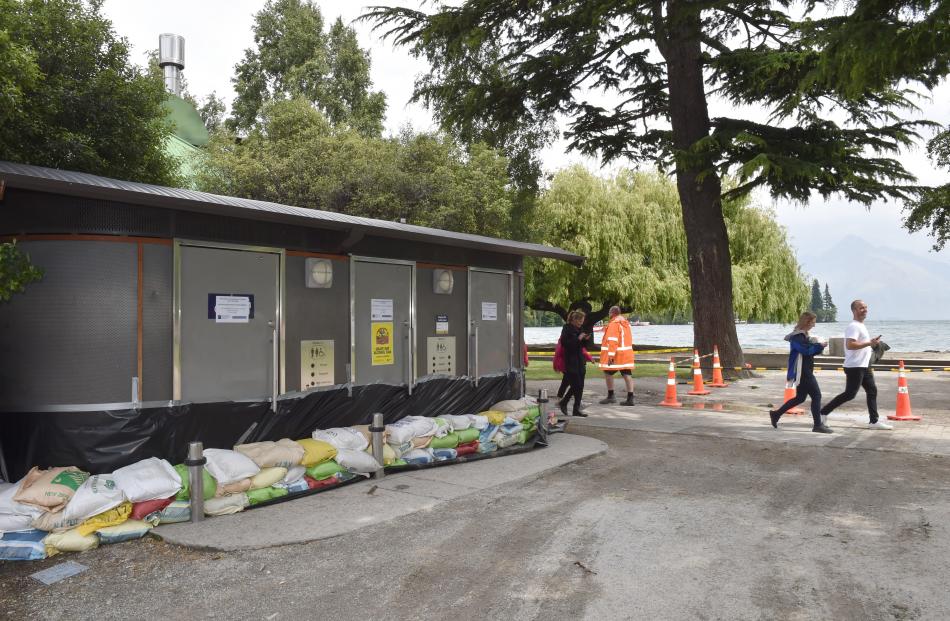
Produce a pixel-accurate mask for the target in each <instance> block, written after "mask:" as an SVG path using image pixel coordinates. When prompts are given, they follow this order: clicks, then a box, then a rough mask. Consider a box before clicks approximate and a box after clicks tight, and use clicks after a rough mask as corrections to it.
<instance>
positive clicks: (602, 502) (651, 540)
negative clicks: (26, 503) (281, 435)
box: [0, 427, 950, 621]
mask: <svg viewBox="0 0 950 621" xmlns="http://www.w3.org/2000/svg"><path fill="white" fill-rule="evenodd" d="M572 431H573V432H575V433H583V434H585V435H589V436H592V437H596V438H599V439H601V440H603V441H605V442H607V443H608V444H609V446H610V449H609V451H608V453H607V454H606V455H603V456H599V457H595V458H592V459H590V460H587V461H584V462H581V463H575V464H571V465H569V466H566V467H564V468H561V469H559V470H557V471H550V472H548V473H546V474H545V475H543V476H541V477H538V478H536V479H534V480H529V481H525V480H522V481H520V482H518V483H514V484H510V485H507V486H504V487H502V488H499V489H495V490H492V491H491V492H489V493H479V494H477V495H474V496H470V497H467V498H465V499H461V500H457V501H452V502H449V503H446V504H443V505H440V507H439V509H438V510H435V511H429V512H421V513H417V514H413V515H411V516H409V517H407V518H403V519H400V520H399V521H398V522H390V523H386V524H380V525H376V526H373V527H369V528H365V529H363V530H360V531H357V532H353V533H350V534H348V535H344V536H341V537H337V538H335V539H330V540H325V541H321V542H315V543H311V544H302V545H293V546H284V547H279V548H271V549H266V550H257V551H249V552H237V553H226V554H225V553H209V552H195V551H190V550H187V549H182V548H177V547H173V546H169V545H167V544H164V543H161V542H158V541H154V540H143V541H138V542H130V543H126V544H120V545H114V546H106V547H104V548H101V549H99V550H96V551H92V552H88V553H83V554H78V555H76V554H74V555H69V556H68V557H56V558H53V559H49V560H47V561H43V562H37V563H0V616H2V617H4V618H10V619H34V618H35V619H64V618H68V619H111V618H141V617H146V616H148V617H156V618H167V619H202V618H229V619H231V618H237V619H267V620H274V619H295V620H296V619H307V618H331V619H338V620H346V619H358V620H360V621H363V620H365V619H367V618H384V617H385V618H390V619H434V618H445V617H451V618H453V619H657V618H659V619H670V618H695V619H832V618H833V619H836V620H850V619H854V620H862V621H864V620H869V619H872V620H873V619H947V618H950V594H948V592H947V589H946V576H948V575H950V533H948V528H947V524H948V523H950V519H948V518H950V494H948V492H950V483H948V482H950V464H948V463H947V462H948V461H950V460H947V459H944V458H939V457H928V456H918V455H908V454H899V453H888V452H876V451H865V450H856V449H844V450H841V449H831V448H827V447H818V448H815V447H798V448H795V447H789V446H785V445H783V444H780V443H775V444H766V443H762V442H749V441H742V440H734V439H728V438H712V437H701V436H692V435H682V434H660V433H647V432H634V431H631V430H628V429H622V428H619V429H618V428H612V429H598V428H593V427H588V428H583V429H572ZM314 519H315V520H316V519H320V516H314ZM274 528H280V524H274ZM64 558H68V559H69V560H74V561H77V562H80V563H83V564H86V565H88V566H89V567H90V569H89V570H88V571H86V572H84V573H82V574H80V575H78V576H74V577H72V578H69V579H67V580H65V581H63V582H60V583H58V584H55V585H52V586H43V585H41V584H39V583H37V582H35V581H33V580H32V579H31V578H29V577H28V576H29V574H30V573H33V572H35V571H38V570H40V569H44V568H46V567H49V566H51V565H55V564H57V563H59V562H61V561H62V560H64Z"/></svg>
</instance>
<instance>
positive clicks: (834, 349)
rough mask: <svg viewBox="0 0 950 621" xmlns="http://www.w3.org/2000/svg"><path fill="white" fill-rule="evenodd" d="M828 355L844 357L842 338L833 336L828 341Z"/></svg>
mask: <svg viewBox="0 0 950 621" xmlns="http://www.w3.org/2000/svg"><path fill="white" fill-rule="evenodd" d="M828 355H829V356H838V357H840V358H843V357H844V337H843V336H833V337H831V338H830V339H828Z"/></svg>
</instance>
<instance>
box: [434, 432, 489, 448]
mask: <svg viewBox="0 0 950 621" xmlns="http://www.w3.org/2000/svg"><path fill="white" fill-rule="evenodd" d="M475 437H478V436H477V435H476V436H475ZM458 445H459V434H457V433H455V432H454V431H453V432H452V433H449V434H446V435H445V436H443V437H441V438H432V442H430V443H429V448H431V449H440V448H455V447H456V446H458Z"/></svg>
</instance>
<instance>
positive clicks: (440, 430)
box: [432, 416, 454, 438]
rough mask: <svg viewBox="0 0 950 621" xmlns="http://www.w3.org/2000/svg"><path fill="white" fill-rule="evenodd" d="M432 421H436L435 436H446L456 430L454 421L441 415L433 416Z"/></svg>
mask: <svg viewBox="0 0 950 621" xmlns="http://www.w3.org/2000/svg"><path fill="white" fill-rule="evenodd" d="M432 421H433V422H434V423H435V437H437V438H444V437H445V436H447V435H449V434H450V433H452V432H453V431H454V429H453V428H452V423H450V422H449V421H447V420H445V418H443V417H441V416H437V417H435V418H433V419H432Z"/></svg>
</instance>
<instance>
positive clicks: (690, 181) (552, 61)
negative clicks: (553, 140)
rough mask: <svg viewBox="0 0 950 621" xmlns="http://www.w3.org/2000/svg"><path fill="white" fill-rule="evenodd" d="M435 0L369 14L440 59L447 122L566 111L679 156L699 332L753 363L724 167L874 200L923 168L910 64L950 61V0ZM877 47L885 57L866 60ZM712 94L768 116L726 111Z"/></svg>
mask: <svg viewBox="0 0 950 621" xmlns="http://www.w3.org/2000/svg"><path fill="white" fill-rule="evenodd" d="M427 4H428V3H427ZM793 5H794V6H793ZM432 6H434V9H433V10H432V12H431V13H428V12H424V11H419V10H413V9H408V8H398V7H397V8H385V7H376V8H373V9H371V10H370V12H369V13H367V15H366V16H365V17H366V19H370V20H373V21H375V22H376V24H377V27H378V28H382V29H385V32H386V34H387V35H388V36H390V37H392V38H393V40H394V41H395V43H396V44H398V45H404V46H408V47H409V48H410V49H411V50H412V52H413V53H414V54H416V55H417V56H420V57H424V58H426V59H427V60H428V62H429V64H430V66H431V70H430V72H429V73H428V74H427V75H425V76H423V77H421V78H420V79H419V81H417V83H416V88H415V94H414V97H415V98H416V99H418V100H421V101H423V102H425V103H427V104H429V105H430V106H432V107H433V108H434V110H435V112H436V114H437V116H438V118H439V119H440V120H441V122H442V123H443V124H445V125H446V126H448V127H452V128H460V129H465V128H471V127H475V128H485V129H486V130H497V131H501V132H504V131H506V130H507V129H509V128H512V129H513V128H521V131H522V132H524V133H527V134H529V135H530V134H531V132H530V131H529V130H530V129H536V130H538V131H542V132H543V131H545V128H547V127H550V124H551V122H552V120H554V119H557V118H563V119H565V120H566V122H567V123H568V132H567V137H568V138H569V139H570V142H569V145H570V147H571V148H573V149H577V150H580V151H581V152H583V153H587V154H599V155H600V156H601V157H602V158H603V159H604V160H605V161H610V160H614V159H617V158H626V159H629V160H632V161H633V162H641V161H648V162H655V163H657V164H659V165H661V166H664V167H669V168H672V170H673V171H674V172H675V176H676V184H677V191H678V194H679V198H680V201H679V204H680V207H681V209H682V217H683V225H684V227H685V231H686V240H687V263H688V265H689V280H690V284H691V290H692V300H691V306H692V313H693V318H694V322H695V328H694V340H695V343H696V345H697V346H698V347H700V348H702V349H704V350H708V349H710V348H711V347H712V345H713V344H714V343H718V344H719V348H720V353H722V355H723V359H724V364H725V365H726V366H740V365H741V363H742V352H741V350H740V348H739V342H738V338H737V337H736V331H735V325H734V323H733V297H732V295H733V290H734V289H733V282H732V280H733V272H732V269H731V265H730V254H729V247H730V246H729V236H728V232H727V228H726V221H725V217H724V213H723V204H724V203H723V198H724V194H723V188H722V184H721V181H720V180H721V178H722V177H723V176H724V175H734V176H735V177H736V178H738V179H740V181H741V183H740V184H739V185H737V186H736V187H734V188H732V189H731V190H730V191H729V192H730V194H731V195H733V196H738V195H743V194H745V193H748V192H750V191H751V190H752V189H754V188H757V187H763V188H767V189H768V190H769V192H770V193H771V194H772V196H773V197H776V198H778V197H783V198H790V199H793V200H797V201H806V200H808V199H809V197H810V196H811V194H812V193H813V192H817V193H819V194H821V195H822V196H828V195H832V194H840V195H843V196H844V197H846V198H848V199H850V200H854V201H858V202H861V203H865V204H869V203H870V202H872V201H873V200H875V199H878V198H882V197H894V198H902V199H906V198H909V195H910V191H909V190H908V189H907V188H906V187H903V186H902V184H904V183H907V182H910V181H911V180H912V176H911V175H910V174H909V173H907V171H906V170H905V169H904V168H903V166H902V165H901V163H900V162H899V161H897V160H896V159H893V158H889V157H884V155H886V154H893V153H896V152H898V151H899V149H900V148H901V147H902V146H904V145H906V144H907V143H909V142H911V141H912V140H914V139H915V138H916V134H915V129H916V125H914V124H913V123H910V122H906V121H904V120H903V118H904V117H901V116H900V112H901V111H902V109H904V108H907V107H910V106H911V105H912V102H911V101H910V100H909V99H908V97H907V95H906V93H905V91H902V90H898V88H902V87H903V85H904V84H906V82H901V80H902V79H906V80H908V81H909V82H911V83H915V82H919V83H921V84H923V85H924V86H925V87H929V86H932V85H933V82H932V81H930V80H931V78H932V76H933V74H934V73H935V72H939V71H941V70H943V71H944V72H945V71H946V64H945V63H943V64H941V61H940V60H938V61H937V62H936V63H934V62H932V60H931V61H928V58H929V59H933V58H938V59H943V58H946V54H947V52H946V48H947V45H946V40H945V39H946V36H945V35H946V32H947V26H946V24H945V22H946V10H947V0H898V1H895V2H881V1H879V0H858V1H856V2H852V3H840V2H837V1H836V0H825V1H820V0H807V1H806V2H803V3H793V2H792V1H791V0H775V1H772V0H744V1H741V2H740V1H727V0H707V1H703V2H698V1H695V0H627V1H624V2H621V1H619V0H536V1H534V2H511V0H464V1H463V2H460V3H458V2H452V3H448V2H433V3H432ZM935 25H936V28H935ZM931 32H937V33H938V34H937V36H935V37H934V36H929V35H928V33H931ZM862 41H864V44H863V46H862ZM894 42H898V43H900V45H897V46H891V47H889V45H890V44H891V43H894ZM862 48H863V49H867V50H874V55H873V57H874V58H875V59H876V60H880V61H881V62H875V63H871V64H866V63H863V62H861V58H860V57H861V54H862ZM905 51H906V53H905ZM935 55H936V56H935ZM855 58H857V61H855ZM855 67H857V68H859V69H860V72H855V71H851V72H850V73H849V68H851V69H853V68H855ZM857 73H862V74H863V76H864V77H862V79H861V80H860V81H859V82H855V79H854V78H855V74H857ZM872 78H873V79H872ZM856 85H858V86H857V87H856ZM711 94H715V95H716V96H718V97H722V98H725V99H726V100H728V101H729V102H730V103H733V104H735V105H736V106H737V107H741V106H754V107H755V108H758V109H761V110H762V111H763V112H764V113H765V114H767V115H769V118H768V120H767V121H765V122H758V121H755V120H750V119H747V118H743V117H742V116H741V113H740V115H739V116H737V118H710V114H709V97H710V96H711ZM605 102H606V103H605ZM833 113H837V114H836V115H834V114H833ZM836 118H843V119H846V120H845V121H843V122H837V121H835V120H833V119H836ZM525 128H527V129H525ZM550 137H552V136H551V135H550V134H549V138H550Z"/></svg>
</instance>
